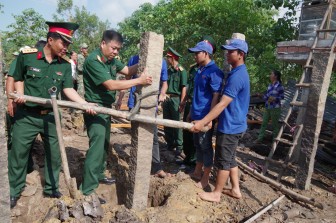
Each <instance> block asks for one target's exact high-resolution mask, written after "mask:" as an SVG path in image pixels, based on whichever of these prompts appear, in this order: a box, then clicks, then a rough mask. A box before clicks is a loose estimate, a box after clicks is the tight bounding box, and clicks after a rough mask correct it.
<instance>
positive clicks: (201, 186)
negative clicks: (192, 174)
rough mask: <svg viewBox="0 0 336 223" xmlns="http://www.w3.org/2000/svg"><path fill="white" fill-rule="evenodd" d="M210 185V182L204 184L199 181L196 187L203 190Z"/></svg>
mask: <svg viewBox="0 0 336 223" xmlns="http://www.w3.org/2000/svg"><path fill="white" fill-rule="evenodd" d="M208 185H209V183H208V182H206V183H202V181H199V182H197V183H195V186H196V187H198V188H201V189H204V188H206V187H207V186H208Z"/></svg>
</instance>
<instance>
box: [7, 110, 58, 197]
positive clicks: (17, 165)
mask: <svg viewBox="0 0 336 223" xmlns="http://www.w3.org/2000/svg"><path fill="white" fill-rule="evenodd" d="M39 133H40V134H41V137H42V140H43V142H44V149H45V161H44V177H45V185H44V192H45V193H47V194H51V193H54V192H56V191H58V181H59V173H60V170H61V155H60V151H59V144H58V139H57V133H56V125H55V119H54V113H49V114H47V115H40V114H35V113H31V112H27V111H25V110H22V109H21V110H18V111H17V114H16V115H15V122H14V125H13V134H12V148H11V153H10V156H9V157H10V160H9V162H8V176H9V184H10V195H11V196H16V197H18V196H20V194H21V191H22V189H23V187H24V186H25V183H26V176H27V164H28V157H29V153H30V150H31V146H32V144H33V142H34V140H35V138H36V136H37V135H38V134H39Z"/></svg>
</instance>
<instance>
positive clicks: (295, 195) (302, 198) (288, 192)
mask: <svg viewBox="0 0 336 223" xmlns="http://www.w3.org/2000/svg"><path fill="white" fill-rule="evenodd" d="M237 163H238V164H239V166H240V167H241V168H243V169H244V170H246V171H247V172H248V173H250V174H251V175H253V176H255V177H257V178H258V179H260V180H262V181H264V182H266V183H268V184H270V185H271V186H273V187H275V188H276V189H277V190H279V191H281V192H282V193H284V194H286V195H288V196H290V197H292V198H293V199H296V200H298V201H302V202H305V203H307V204H310V205H313V206H314V207H317V208H320V209H323V205H322V204H321V203H318V202H316V201H315V200H314V199H313V198H309V197H305V196H303V195H301V194H298V193H296V192H295V191H293V190H290V189H288V188H286V187H285V186H284V185H282V184H281V183H278V182H276V181H274V180H272V179H270V178H268V177H266V176H264V175H262V174H260V173H258V172H257V171H256V170H253V169H252V168H250V167H249V166H247V165H246V164H245V163H243V162H242V161H240V160H237Z"/></svg>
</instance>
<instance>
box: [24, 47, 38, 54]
mask: <svg viewBox="0 0 336 223" xmlns="http://www.w3.org/2000/svg"><path fill="white" fill-rule="evenodd" d="M37 51H38V49H36V48H29V49H23V50H22V51H21V52H22V53H23V54H27V53H36V52H37Z"/></svg>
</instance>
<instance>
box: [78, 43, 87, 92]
mask: <svg viewBox="0 0 336 223" xmlns="http://www.w3.org/2000/svg"><path fill="white" fill-rule="evenodd" d="M88 48H89V46H88V45H87V44H86V43H82V44H81V45H80V53H79V54H78V58H77V67H76V68H77V86H78V89H77V92H78V93H79V95H80V96H82V97H84V84H83V65H84V61H85V58H86V57H87V56H88V55H89V54H88Z"/></svg>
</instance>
